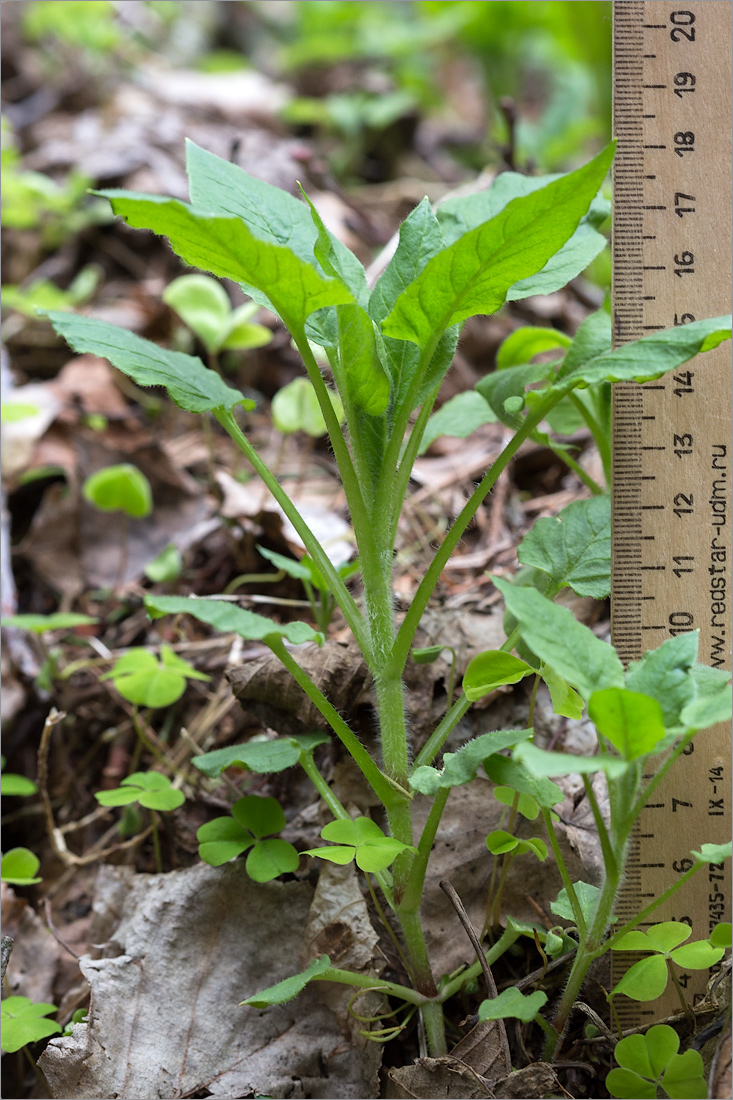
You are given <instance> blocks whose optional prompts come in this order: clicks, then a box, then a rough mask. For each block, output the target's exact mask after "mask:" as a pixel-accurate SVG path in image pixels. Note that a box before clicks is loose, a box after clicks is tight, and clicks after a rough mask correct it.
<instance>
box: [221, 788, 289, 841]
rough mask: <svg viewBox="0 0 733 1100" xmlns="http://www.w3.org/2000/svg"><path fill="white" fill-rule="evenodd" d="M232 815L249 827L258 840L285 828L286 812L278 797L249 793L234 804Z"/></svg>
mask: <svg viewBox="0 0 733 1100" xmlns="http://www.w3.org/2000/svg"><path fill="white" fill-rule="evenodd" d="M232 817H233V818H234V820H235V821H238V822H239V823H240V824H241V825H244V827H245V828H246V829H249V831H250V832H251V833H253V834H254V836H256V837H257V839H258V840H260V839H262V837H263V836H269V835H270V833H279V832H280V830H281V829H284V828H285V814H284V813H283V808H282V806H281V805H280V803H279V802H278V800H277V799H276V798H264V797H263V796H261V795H256V794H247V795H245V796H244V798H240V799H238V800H237V801H236V802H235V803H234V805H233V806H232Z"/></svg>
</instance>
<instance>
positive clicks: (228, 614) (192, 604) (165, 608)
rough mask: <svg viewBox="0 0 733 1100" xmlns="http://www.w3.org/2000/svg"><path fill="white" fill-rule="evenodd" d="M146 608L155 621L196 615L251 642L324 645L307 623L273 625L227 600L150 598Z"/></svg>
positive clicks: (219, 628)
mask: <svg viewBox="0 0 733 1100" xmlns="http://www.w3.org/2000/svg"><path fill="white" fill-rule="evenodd" d="M145 607H146V608H147V611H148V614H149V615H150V617H151V618H153V619H159V618H161V617H162V616H163V615H193V616H194V618H195V619H198V620H199V622H202V623H208V624H209V626H213V627H214V628H215V629H216V630H219V631H221V632H222V634H227V633H232V634H239V635H240V636H241V637H242V638H246V639H247V640H248V641H253V640H254V639H258V640H260V641H263V642H265V644H267V640H268V638H273V639H275V638H287V640H288V641H289V642H292V643H293V644H294V645H301V644H302V643H303V642H316V643H317V644H318V645H321V644H322V642H323V635H322V634H319V632H318V631H317V630H314V629H313V628H312V627H310V626H308V625H307V624H306V623H298V622H294V623H274V622H273V621H272V620H271V619H266V618H265V617H264V615H257V614H255V612H254V611H246V610H245V609H244V608H241V607H237V605H236V604H233V603H230V602H229V601H228V600H208V599H197V598H196V597H195V596H155V595H150V596H146V597H145Z"/></svg>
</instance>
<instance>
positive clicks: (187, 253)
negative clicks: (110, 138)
mask: <svg viewBox="0 0 733 1100" xmlns="http://www.w3.org/2000/svg"><path fill="white" fill-rule="evenodd" d="M98 194H100V195H103V196H104V197H106V198H108V199H109V201H110V203H111V204H112V209H113V210H114V212H115V214H119V215H121V216H122V217H123V218H124V219H125V221H126V222H127V224H128V225H131V226H133V227H134V228H136V229H151V230H152V231H153V232H154V233H157V234H158V235H159V236H163V237H167V238H168V240H169V241H170V245H171V248H172V249H173V251H174V252H175V253H176V254H177V255H179V256H180V257H181V259H183V260H185V261H186V263H187V264H191V266H192V267H199V268H201V269H202V270H204V271H210V272H211V273H212V274H213V275H218V276H219V277H220V278H224V279H234V280H235V281H236V282H239V283H242V284H244V285H245V287H246V288H247V289H249V288H251V287H254V288H256V289H257V290H259V291H261V292H262V294H264V295H266V296H267V299H268V301H269V302H270V303H271V306H272V308H273V309H274V311H275V312H276V313H277V314H278V315H279V316H280V317H281V318H282V319H283V321H284V322H285V324H286V325H287V327H288V328H289V329H291V330H292V329H295V328H300V327H301V326H302V325H303V324H304V323H305V320H306V318H307V317H308V316H309V314H311V313H313V312H314V310H317V309H322V308H323V307H324V306H330V305H336V304H338V303H340V302H350V301H352V300H353V296H352V294H351V291H350V290H348V289H347V288H346V287H345V286H344V285H343V284H342V283H341V282H339V281H338V280H336V279H329V278H326V276H324V275H323V274H321V272H320V271H319V270H318V268H317V267H316V261H315V257H313V258H312V260H311V262H308V260H306V259H303V258H302V257H301V256H299V255H297V254H296V253H295V252H293V251H292V250H291V248H290V247H288V246H283V245H280V244H272V243H270V242H269V241H267V240H262V239H260V238H259V237H257V236H255V234H254V233H253V232H252V230H251V229H250V228H249V226H248V225H246V224H245V222H243V221H242V219H241V218H239V217H224V216H221V215H216V214H211V213H210V212H209V211H207V210H205V209H204V210H201V209H197V208H195V207H193V206H189V205H188V203H184V202H179V201H178V200H177V199H168V198H165V197H164V196H162V195H145V194H139V193H136V192H134V191H129V192H128V191H100V192H98Z"/></svg>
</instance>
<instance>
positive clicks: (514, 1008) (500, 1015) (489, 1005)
mask: <svg viewBox="0 0 733 1100" xmlns="http://www.w3.org/2000/svg"><path fill="white" fill-rule="evenodd" d="M546 1004H547V994H546V993H543V992H542V990H540V989H538V990H536V991H535V992H534V993H522V991H521V990H519V989H516V988H515V987H514V986H510V988H509V989H504V990H502V992H501V993H500V994H499V996H498V997H492V998H490V999H489V1000H487V1001H482V1002H481V1004H480V1005H479V1009H478V1018H479V1020H482V1021H483V1020H508V1019H514V1020H523V1021H524V1023H526V1024H528V1023H529V1022H530V1021H531V1020H534V1018H535V1016H536V1015H537V1013H538V1012H539V1011H540V1009H541V1008H543V1007H544V1005H546Z"/></svg>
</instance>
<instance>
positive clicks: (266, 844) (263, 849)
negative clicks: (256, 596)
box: [245, 838, 300, 882]
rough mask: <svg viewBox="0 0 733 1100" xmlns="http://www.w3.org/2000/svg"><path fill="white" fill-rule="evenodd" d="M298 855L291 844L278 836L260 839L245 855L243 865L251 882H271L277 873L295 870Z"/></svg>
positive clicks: (298, 861)
mask: <svg viewBox="0 0 733 1100" xmlns="http://www.w3.org/2000/svg"><path fill="white" fill-rule="evenodd" d="M299 863H300V856H299V854H298V852H297V850H296V849H295V848H294V847H293V845H292V844H289V843H288V841H287V840H280V839H279V838H276V839H274V840H273V839H270V840H261V841H260V842H259V843H258V844H255V846H254V848H252V849H251V850H250V852H249V855H248V856H247V860H246V863H245V867H246V870H247V874H248V875H249V877H250V878H251V879H252V881H253V882H272V880H273V879H276V878H277V877H278V875H285V874H291V873H292V872H293V871H297V869H298V864H299Z"/></svg>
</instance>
